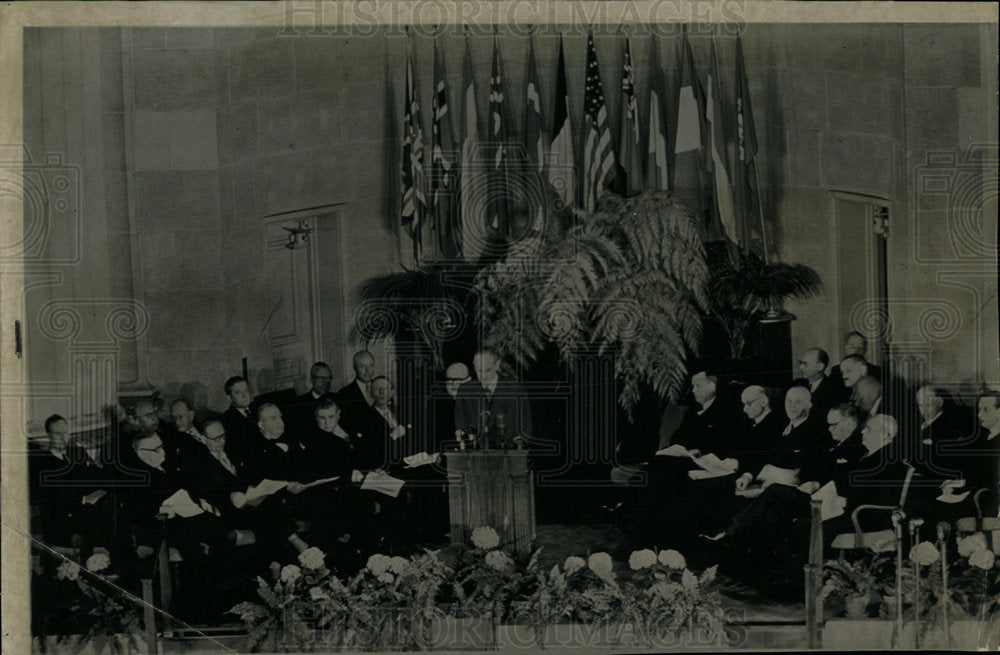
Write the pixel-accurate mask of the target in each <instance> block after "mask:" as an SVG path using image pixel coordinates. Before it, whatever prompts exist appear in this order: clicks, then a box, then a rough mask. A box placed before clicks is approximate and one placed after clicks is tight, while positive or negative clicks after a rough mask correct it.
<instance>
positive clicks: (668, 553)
mask: <svg viewBox="0 0 1000 655" xmlns="http://www.w3.org/2000/svg"><path fill="white" fill-rule="evenodd" d="M657 559H658V560H659V562H660V564H662V565H663V566H667V567H670V568H672V569H678V570H679V569H683V568H686V567H687V560H685V559H684V556H683V555H681V554H680V553H679V552H677V551H676V550H674V549H672V548H670V549H668V550H661V551H660V555H659V557H658V558H657Z"/></svg>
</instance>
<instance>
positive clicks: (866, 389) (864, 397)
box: [852, 375, 882, 417]
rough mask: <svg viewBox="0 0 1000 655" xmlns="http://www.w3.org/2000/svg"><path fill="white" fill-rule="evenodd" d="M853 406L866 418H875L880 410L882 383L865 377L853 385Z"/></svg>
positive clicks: (867, 376) (868, 376)
mask: <svg viewBox="0 0 1000 655" xmlns="http://www.w3.org/2000/svg"><path fill="white" fill-rule="evenodd" d="M852 401H853V402H854V406H855V407H857V408H858V410H859V411H861V413H862V414H864V415H865V416H866V417H867V416H875V415H876V414H878V413H880V411H881V410H882V383H880V382H879V381H878V380H876V379H875V378H873V377H872V376H870V375H866V376H864V377H863V378H861V379H860V380H858V382H857V384H855V385H854V394H853V396H852Z"/></svg>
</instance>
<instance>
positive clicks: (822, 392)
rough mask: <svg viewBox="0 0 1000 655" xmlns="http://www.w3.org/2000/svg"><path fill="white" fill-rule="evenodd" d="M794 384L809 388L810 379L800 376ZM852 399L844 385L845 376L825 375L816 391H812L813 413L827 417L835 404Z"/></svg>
mask: <svg viewBox="0 0 1000 655" xmlns="http://www.w3.org/2000/svg"><path fill="white" fill-rule="evenodd" d="M792 386H793V387H794V386H799V387H805V388H806V389H808V388H809V380H807V379H805V378H798V379H797V380H795V381H794V382H792ZM850 399H851V394H850V392H849V390H848V389H847V388H846V387H844V381H843V378H833V377H831V376H824V377H823V379H822V380H821V381H820V383H819V386H818V387H816V391H813V392H812V410H811V411H812V414H813V415H814V416H822V417H824V418H825V417H826V413H827V412H829V411H830V408H832V407H833V406H834V405H838V404H840V403H846V402H849V401H850Z"/></svg>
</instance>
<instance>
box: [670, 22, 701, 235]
mask: <svg viewBox="0 0 1000 655" xmlns="http://www.w3.org/2000/svg"><path fill="white" fill-rule="evenodd" d="M704 129H705V91H704V90H703V89H702V86H701V81H700V80H699V79H698V73H697V72H696V71H695V69H694V56H693V55H692V53H691V44H690V43H689V42H688V38H687V31H686V30H685V32H684V33H683V37H682V40H681V88H680V93H679V94H678V98H677V133H676V136H675V137H674V154H675V155H676V158H675V160H674V194H675V195H676V196H677V199H678V200H679V201H680V202H681V203H682V204H683V205H684V206H685V207H687V209H688V211H690V212H692V213H694V215H695V217H696V218H697V219H698V222H699V225H700V224H702V221H704V218H705V208H706V204H705V192H704V187H703V185H702V166H704V160H705V157H704V154H703V148H704V144H705V141H706V139H705V138H703V133H702V132H703V130H704Z"/></svg>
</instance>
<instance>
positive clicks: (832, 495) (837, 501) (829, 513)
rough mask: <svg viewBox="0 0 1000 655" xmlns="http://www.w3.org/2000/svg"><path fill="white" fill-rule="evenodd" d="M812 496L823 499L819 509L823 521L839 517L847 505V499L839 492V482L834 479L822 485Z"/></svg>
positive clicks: (814, 498) (815, 498)
mask: <svg viewBox="0 0 1000 655" xmlns="http://www.w3.org/2000/svg"><path fill="white" fill-rule="evenodd" d="M811 497H812V499H813V500H819V501H822V503H823V504H822V505H821V506H820V509H819V511H820V516H821V518H822V520H823V521H828V520H830V519H834V518H837V517H838V516H840V515H841V514H843V513H844V508H846V507H847V499H846V498H844V497H843V496H840V495H838V494H837V484H836V483H835V482H834V481H833V480H831V481H829V482H827V483H826V484H824V485H823V486H822V487H820V488H819V491H817V492H816V493H814V494H813V495H812V496H811Z"/></svg>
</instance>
